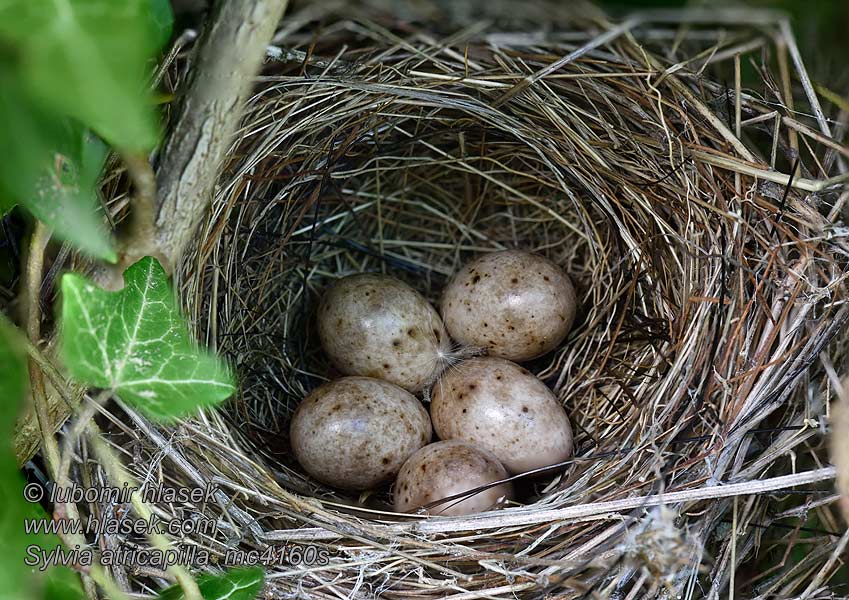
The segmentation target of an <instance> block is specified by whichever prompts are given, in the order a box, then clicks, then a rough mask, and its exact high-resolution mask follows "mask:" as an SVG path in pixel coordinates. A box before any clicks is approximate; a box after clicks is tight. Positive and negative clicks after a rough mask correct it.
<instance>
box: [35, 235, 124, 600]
mask: <svg viewBox="0 0 849 600" xmlns="http://www.w3.org/2000/svg"><path fill="white" fill-rule="evenodd" d="M49 241H50V229H49V228H48V227H47V226H46V225H44V223H42V222H41V221H38V220H36V222H35V226H34V229H33V232H32V238H31V239H30V245H29V249H28V255H27V264H26V269H24V277H25V279H26V281H25V282H24V289H25V290H26V294H27V337H28V338H29V343H30V344H31V346H32V349H33V350H35V351H37V350H38V344H39V342H40V340H41V282H42V277H43V275H44V251H45V249H46V248H47V243H48V242H49ZM28 354H29V356H28V360H27V365H28V367H29V375H30V383H31V388H32V400H33V404H34V405H35V414H36V418H37V419H38V426H39V429H40V431H41V441H42V446H43V448H44V457H45V460H46V462H47V470H48V473H49V474H50V477H51V478H52V479H53V481H54V482H55V485H62V479H61V477H62V476H61V472H62V471H61V465H62V458H61V457H60V454H59V443H58V442H57V441H56V437H55V435H54V431H53V427H52V425H51V421H50V418H49V417H50V411H49V409H48V405H47V393H46V388H45V385H44V371H43V370H42V369H43V366H42V364H41V361H39V360H37V359H36V358H35V357H34V356H33V354H34V353H33V352H32V351H30V352H29V353H28ZM68 465H69V466H68V468H69V469H70V459H69V463H68ZM65 479H67V476H66V477H65ZM65 514H66V518H69V519H76V520H79V518H80V514H79V511H78V509H77V505H76V504H72V503H67V504H65ZM59 539H61V540H62V542H63V543H64V544H65V545H66V546H68V547H69V548H73V547H74V546H75V545H79V546H80V548H83V547H85V546H86V545H87V542H86V540H85V538H84V537H83V536H82V535H80V534H62V535H59ZM80 576H81V577H82V581H83V587H84V588H85V589H86V593H87V594H88V595H89V596H90V597H91V594H92V591H93V590H92V587H91V585H90V581H89V578H90V579H91V580H93V581H94V582H95V583H97V584H98V585H100V586H101V587H102V588H103V589H104V590H105V591H106V592H107V593H108V594H109V596H110V597H111V598H114V599H115V600H129V598H128V596H127V595H126V594H124V593H123V591H122V590H121V589H120V588H118V586H117V584H116V583H115V582H114V581H113V579H112V577H111V576H110V575H109V573H107V572H106V570H105V569H103V568H102V567H101V566H100V565H92V567H91V568H90V569H89V571H88V573H87V574H86V573H80Z"/></svg>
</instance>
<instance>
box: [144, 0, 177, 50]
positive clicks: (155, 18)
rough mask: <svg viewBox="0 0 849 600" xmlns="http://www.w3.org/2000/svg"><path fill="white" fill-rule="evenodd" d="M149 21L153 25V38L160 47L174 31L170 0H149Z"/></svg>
mask: <svg viewBox="0 0 849 600" xmlns="http://www.w3.org/2000/svg"><path fill="white" fill-rule="evenodd" d="M149 2H150V21H151V24H152V27H153V32H154V40H155V41H156V43H157V45H158V46H159V47H160V48H161V47H162V46H164V45H165V44H167V43H168V40H169V39H171V33H172V32H173V31H174V12H173V11H172V10H171V0H149Z"/></svg>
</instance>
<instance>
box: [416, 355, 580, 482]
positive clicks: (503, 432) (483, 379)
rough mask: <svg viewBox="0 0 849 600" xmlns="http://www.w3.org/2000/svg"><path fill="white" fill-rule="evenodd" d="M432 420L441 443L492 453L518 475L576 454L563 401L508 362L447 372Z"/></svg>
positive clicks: (488, 361)
mask: <svg viewBox="0 0 849 600" xmlns="http://www.w3.org/2000/svg"><path fill="white" fill-rule="evenodd" d="M430 416H431V419H432V420H433V428H434V430H435V431H436V434H437V435H438V436H439V437H440V438H441V439H443V440H451V439H461V440H466V441H468V442H471V443H472V444H475V445H477V446H481V447H482V448H486V449H487V450H489V451H491V452H492V453H493V454H495V456H497V457H498V459H499V460H500V461H501V463H502V464H503V465H504V466H505V467H506V468H507V470H508V471H510V472H511V473H513V474H516V473H524V472H526V471H530V470H532V469H537V468H540V467H546V466H548V465H552V464H555V463H558V462H561V461H564V460H566V459H567V458H569V456H571V454H572V427H571V425H570V424H569V417H568V416H567V415H566V411H565V410H564V409H563V406H562V405H561V404H560V402H558V400H557V397H556V396H555V395H554V393H553V392H552V391H551V390H550V389H548V387H547V386H546V385H545V384H544V383H543V382H542V381H540V380H539V379H537V378H536V377H535V376H534V375H533V374H532V373H530V372H529V371H528V370H527V369H523V368H522V367H520V366H519V365H517V364H515V363H512V362H510V361H508V360H504V359H502V358H493V357H481V358H472V359H470V360H467V361H465V362H463V363H462V364H460V365H458V366H457V367H455V368H452V369H451V370H450V371H448V372H446V374H445V375H444V376H443V377H442V378H441V379H440V380H439V381H438V382H437V384H436V385H435V386H434V388H433V391H432V397H431V404H430Z"/></svg>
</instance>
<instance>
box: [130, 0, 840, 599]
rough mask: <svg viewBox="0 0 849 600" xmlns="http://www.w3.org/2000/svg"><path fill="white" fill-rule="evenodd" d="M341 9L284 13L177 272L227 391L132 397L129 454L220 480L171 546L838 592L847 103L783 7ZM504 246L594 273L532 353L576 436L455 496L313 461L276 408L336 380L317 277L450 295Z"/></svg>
mask: <svg viewBox="0 0 849 600" xmlns="http://www.w3.org/2000/svg"><path fill="white" fill-rule="evenodd" d="M352 10H353V9H347V10H343V11H342V12H341V13H333V12H332V9H331V8H327V9H326V11H327V13H328V14H322V10H320V9H318V8H315V7H312V8H309V9H307V11H305V12H302V13H298V14H297V15H295V16H293V17H290V19H289V20H288V21H287V22H286V23H284V26H283V27H284V28H283V29H282V30H281V33H280V35H279V36H278V39H277V42H276V43H278V44H279V47H278V48H277V49H274V50H272V51H271V52H272V54H273V55H274V56H276V57H277V58H276V59H275V60H273V61H271V62H270V63H269V64H268V65H267V69H266V71H265V73H264V75H263V77H262V78H261V81H260V83H259V86H258V89H257V92H256V95H255V96H254V97H253V99H252V100H251V103H250V108H249V111H248V116H247V118H246V121H245V124H244V127H243V129H242V130H241V132H240V139H239V142H238V144H237V145H236V147H235V148H234V151H233V154H232V159H231V160H230V162H229V164H228V165H227V166H226V169H225V171H224V173H223V175H222V178H221V183H220V189H219V190H218V193H217V197H216V200H215V203H214V206H213V210H212V211H211V214H210V215H209V218H208V220H207V222H206V224H205V226H204V229H203V231H202V232H201V234H200V235H199V236H198V239H197V243H196V246H195V248H194V249H193V252H192V253H191V254H190V256H188V257H187V259H186V261H185V263H184V264H183V268H182V272H181V273H180V285H181V289H182V292H183V296H184V298H185V301H186V303H187V306H188V309H189V312H190V315H191V316H192V317H193V318H194V319H195V321H196V323H197V325H198V329H199V332H200V337H201V339H202V340H203V341H204V342H206V343H208V344H210V345H211V346H213V347H215V348H217V349H218V350H220V351H221V352H223V353H224V354H226V355H227V356H229V357H230V358H231V359H232V360H233V361H234V363H235V364H236V365H237V368H238V371H239V373H240V377H241V383H242V389H241V393H240V396H239V398H238V400H237V401H236V402H234V403H233V404H232V405H231V407H230V408H229V409H228V410H227V411H225V412H223V413H221V414H208V415H205V416H203V417H202V418H200V419H197V420H192V421H190V422H186V423H183V424H181V425H180V426H178V427H176V428H171V429H163V428H159V427H155V426H153V425H151V424H149V423H147V422H146V421H145V420H144V419H143V418H142V417H140V416H139V415H137V414H135V413H133V412H132V411H130V410H129V409H124V410H125V412H126V413H127V415H128V416H129V421H128V422H127V424H126V425H121V426H122V428H123V429H124V430H125V432H124V433H125V435H126V436H128V437H129V438H131V439H132V443H131V444H129V445H127V446H126V447H128V448H132V449H133V454H132V455H129V456H128V457H127V458H128V462H132V466H133V467H134V470H135V473H136V475H137V476H138V477H139V478H140V479H141V480H143V481H151V480H156V479H159V480H161V481H165V482H168V483H170V484H177V483H183V484H185V483H192V484H202V483H209V482H212V483H216V484H219V485H220V486H221V490H222V492H224V493H223V494H222V495H221V498H222V500H225V501H226V504H225V503H222V504H221V505H215V506H206V507H203V508H202V510H203V512H204V514H205V515H206V516H207V517H209V518H213V519H216V520H218V522H219V528H218V531H217V532H216V533H215V534H213V535H209V536H203V535H196V536H187V539H186V541H187V542H189V543H192V544H197V545H200V546H202V547H204V548H206V549H208V550H209V551H210V552H212V553H213V555H215V556H218V557H221V558H223V555H224V553H225V552H226V550H227V549H228V548H232V547H241V548H263V547H264V546H266V545H267V544H283V543H294V542H295V541H297V542H298V543H302V544H307V543H308V544H313V545H315V546H317V547H321V548H325V549H328V550H329V551H330V554H331V559H330V563H329V564H328V565H323V566H318V565H306V564H301V565H294V566H290V565H280V566H277V567H274V568H271V569H269V588H268V590H269V594H270V596H271V597H275V598H277V597H280V598H285V597H304V598H306V597H309V598H348V597H350V598H370V597H375V596H380V597H384V598H396V599H402V598H455V599H460V598H463V599H472V598H515V597H521V598H525V597H527V598H542V597H545V596H546V594H549V595H550V597H557V598H578V597H598V598H607V597H615V598H622V599H625V598H643V597H656V596H657V597H664V594H667V593H669V594H672V595H673V596H674V597H684V598H696V597H702V596H708V597H712V598H718V597H727V596H728V595H729V594H731V593H733V592H732V590H733V591H734V592H736V593H737V594H738V595H743V596H758V597H763V598H767V597H781V598H786V597H796V596H799V595H802V596H803V597H807V598H817V597H824V594H825V593H826V592H828V590H829V589H831V588H829V586H830V585H831V583H830V581H831V579H832V576H833V575H834V573H835V572H836V570H837V569H838V568H839V567H840V566H841V561H840V557H839V553H840V552H841V548H843V547H845V544H846V536H845V535H843V536H842V537H841V533H842V531H843V524H842V522H841V520H840V514H839V511H838V508H837V505H836V503H835V500H836V496H835V495H834V493H833V491H832V489H833V488H832V485H831V483H830V482H829V480H830V479H832V478H833V477H834V470H833V469H832V468H829V467H828V466H827V465H828V451H827V444H826V443H825V441H824V436H823V429H824V426H825V415H826V414H827V410H828V402H829V400H830V399H831V397H832V386H833V385H836V384H837V383H838V380H837V374H838V372H839V371H840V370H841V369H842V366H843V363H844V360H845V356H844V354H845V349H846V341H847V340H846V334H845V331H844V329H845V321H846V317H847V310H849V308H847V306H846V298H847V287H846V281H845V278H846V272H845V266H846V256H847V250H849V240H847V230H846V229H845V228H844V227H843V226H842V225H841V224H840V219H841V218H842V216H843V214H844V213H845V211H844V203H845V202H846V199H847V197H849V191H847V187H846V183H845V182H846V175H845V174H846V159H847V157H848V156H849V148H847V146H846V145H845V144H844V141H843V137H844V133H843V132H845V129H846V127H845V126H846V120H847V114H846V113H845V112H840V111H839V107H836V106H834V105H833V104H831V103H825V104H821V102H820V101H819V100H818V99H817V95H816V93H815V92H814V84H813V83H812V82H811V81H809V79H808V77H807V74H806V72H805V71H804V66H803V65H802V64H801V62H800V61H798V60H797V53H796V51H795V44H794V43H793V40H792V33H791V32H790V30H789V28H788V27H787V26H786V25H785V24H783V22H782V21H781V20H780V17H779V16H776V15H772V14H767V15H762V14H760V13H752V12H745V11H744V12H740V13H738V14H736V15H730V16H729V15H728V14H725V13H718V12H716V11H714V12H713V13H710V14H700V13H697V12H687V13H675V14H667V13H656V14H654V15H653V16H651V17H647V16H645V15H643V16H637V17H635V18H633V19H630V20H627V21H625V22H624V23H608V22H606V21H604V20H601V19H600V18H599V16H598V15H597V14H596V13H594V12H592V11H580V10H576V11H575V12H574V14H573V15H571V16H570V21H569V22H568V23H565V24H563V25H562V26H560V28H559V29H557V30H555V31H553V32H549V33H545V32H531V33H516V32H508V33H505V32H504V31H499V30H498V29H496V28H495V25H493V24H491V23H490V24H486V23H481V24H478V25H474V24H473V25H469V26H468V27H465V28H463V29H461V30H459V31H458V30H457V29H456V28H451V27H448V26H447V25H446V24H445V23H436V24H432V25H430V26H428V25H423V24H415V25H413V24H411V22H409V21H393V20H391V19H390V18H385V17H380V16H376V15H375V14H371V16H369V17H365V16H363V15H357V17H356V18H354V16H353V15H354V13H352ZM340 14H343V15H344V16H340ZM318 23H321V25H320V26H319V25H318ZM754 24H757V26H753V25H754ZM446 28H447V29H448V30H449V31H450V32H451V33H450V34H447V35H443V33H442V31H443V30H445V29H446ZM437 32H440V33H437ZM785 49H789V51H787V52H785ZM182 68H184V61H177V63H176V66H174V67H173V68H172V69H171V72H169V73H168V75H167V76H166V79H167V80H171V81H173V80H174V78H175V77H179V73H180V69H182ZM743 68H745V70H746V72H747V73H758V74H759V75H760V76H761V77H762V81H761V83H759V84H758V85H757V86H753V85H749V86H747V87H743V84H742V77H735V75H739V74H740V73H741V72H742V70H743ZM788 90H789V91H791V92H792V97H789V96H788V95H787V91H788ZM836 132H840V133H836ZM797 161H798V162H797ZM788 182H789V185H788ZM507 247H521V248H527V249H530V250H534V251H537V252H540V253H543V254H545V255H546V256H548V257H550V258H552V259H553V260H555V261H556V262H557V263H558V264H560V265H562V266H563V267H564V268H565V269H566V270H567V271H568V272H569V274H570V275H571V276H572V277H573V279H574V281H575V282H576V285H577V288H578V291H579V298H580V306H581V311H580V313H579V317H578V321H577V326H576V328H575V329H574V331H573V332H572V334H571V335H570V336H569V338H568V340H567V342H566V343H564V344H563V346H562V347H561V348H559V349H558V350H556V351H555V352H553V353H551V354H550V355H547V356H546V357H544V358H542V359H539V360H537V361H535V362H533V363H532V364H530V365H528V366H529V368H531V369H532V370H533V371H534V372H535V373H537V374H538V375H539V377H541V378H542V379H544V380H545V381H546V382H547V383H548V384H549V385H550V386H551V388H552V389H553V390H555V392H556V393H557V395H558V397H559V398H560V399H561V400H562V402H563V404H564V406H565V407H566V409H567V410H568V412H569V414H570V415H571V418H572V420H573V423H574V427H575V432H576V442H577V455H576V459H575V460H574V461H570V462H569V463H568V464H563V465H559V466H557V467H556V468H553V469H552V470H551V471H550V472H549V473H547V475H546V476H545V477H542V478H536V479H534V480H532V481H527V480H526V479H527V478H525V479H523V480H522V481H521V482H519V486H520V488H521V489H522V490H523V493H524V496H523V501H522V502H521V505H519V506H514V507H510V508H507V509H504V510H500V511H494V512H490V513H485V514H482V515H477V516H474V517H468V518H456V519H449V518H430V519H424V518H421V517H402V516H400V515H397V514H394V513H392V512H390V511H388V508H387V500H388V497H389V496H388V491H387V490H381V491H378V492H375V493H374V494H372V495H369V496H366V497H361V498H357V497H348V496H343V495H339V494H338V493H337V492H334V491H333V490H330V489H327V488H325V487H322V486H320V485H318V484H317V483H316V482H314V481H312V480H310V479H309V478H307V477H305V476H304V475H303V474H302V473H301V472H300V471H299V470H298V467H297V465H296V464H295V463H294V462H293V461H292V460H291V458H290V456H289V453H288V449H287V440H286V437H287V436H286V431H287V426H288V417H289V415H290V413H291V412H292V410H293V408H294V407H295V406H296V405H297V403H298V402H299V401H300V399H301V398H302V397H303V396H304V395H305V394H306V393H307V392H308V391H309V390H310V389H312V388H313V387H314V386H316V385H317V384H319V383H320V382H322V381H324V380H326V379H328V378H331V377H333V376H334V373H332V372H331V371H330V369H329V368H328V366H327V364H326V360H325V359H324V357H323V356H322V353H321V350H320V348H319V347H318V343H317V337H316V335H315V333H314V328H313V324H312V321H311V317H312V313H313V308H314V306H315V305H316V300H317V298H318V297H319V296H320V294H321V293H322V290H323V289H324V288H325V286H326V285H327V284H328V283H330V282H331V281H332V280H333V279H335V278H337V277H340V276H343V275H346V274H350V273H354V272H360V271H383V272H386V273H390V274H392V275H394V276H397V277H400V278H402V279H405V280H406V281H408V282H410V283H411V284H413V285H414V286H415V287H417V288H418V289H419V290H420V291H421V292H423V293H424V294H426V295H427V296H428V297H429V298H430V299H431V300H435V299H436V298H437V297H438V294H439V291H440V289H441V287H442V286H443V285H444V284H445V282H446V280H447V278H448V277H449V276H450V275H451V273H452V272H453V271H454V270H455V269H456V268H457V267H458V265H460V264H461V263H462V262H464V261H465V260H467V259H469V258H470V257H472V256H474V255H476V254H477V253H480V252H486V251H491V250H495V249H499V248H507ZM117 421H118V420H117V419H116V422H117ZM823 481H825V482H826V483H822V482H823ZM157 509H158V510H159V511H161V512H162V513H163V514H164V515H171V514H174V510H175V507H170V506H160V507H157ZM812 523H813V524H815V525H812ZM808 529H816V530H817V531H815V532H814V533H810V532H808V533H807V534H806V535H802V533H803V532H807V530H808ZM800 549H801V552H800V551H799V550H800ZM156 578H157V574H156V573H151V572H145V571H140V572H137V573H134V574H132V576H131V577H130V579H131V580H132V587H133V589H137V590H138V589H143V587H144V585H145V582H148V583H149V582H151V581H155V580H156ZM838 592H840V590H839V589H837V588H834V593H838ZM842 593H845V590H843V592H842Z"/></svg>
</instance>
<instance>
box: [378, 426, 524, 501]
mask: <svg viewBox="0 0 849 600" xmlns="http://www.w3.org/2000/svg"><path fill="white" fill-rule="evenodd" d="M507 477H508V474H507V471H506V470H505V469H504V466H503V465H502V464H501V463H500V462H499V461H498V459H497V458H496V457H495V456H494V455H493V454H492V453H491V452H488V451H487V450H484V449H483V448H479V447H476V446H474V445H472V444H469V443H468V442H464V441H462V440H450V441H444V442H436V443H435V444H430V445H429V446H425V447H424V448H422V449H421V450H419V451H418V452H416V453H415V454H413V456H411V457H410V459H409V460H408V461H407V462H406V463H404V466H403V467H401V472H400V473H398V479H397V481H396V482H395V489H394V494H395V510H396V511H398V512H416V511H418V510H420V509H421V510H423V511H424V512H427V513H429V514H432V515H468V514H471V513H478V512H482V511H485V510H488V509H490V508H493V507H497V506H498V505H499V504H501V503H502V502H503V501H504V500H508V499H512V498H513V485H512V484H511V483H509V482H505V483H500V484H498V485H494V486H493V487H489V488H487V489H485V490H482V491H480V492H477V493H475V494H472V495H470V496H469V497H464V498H458V499H455V500H449V501H446V502H443V503H439V504H436V505H434V506H428V505H430V504H431V503H433V502H436V501H438V500H441V499H443V498H449V497H451V496H455V495H457V494H464V493H465V492H469V491H470V490H474V489H476V488H479V487H483V486H488V485H489V484H493V483H496V482H498V481H502V480H503V479H506V478H507Z"/></svg>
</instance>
